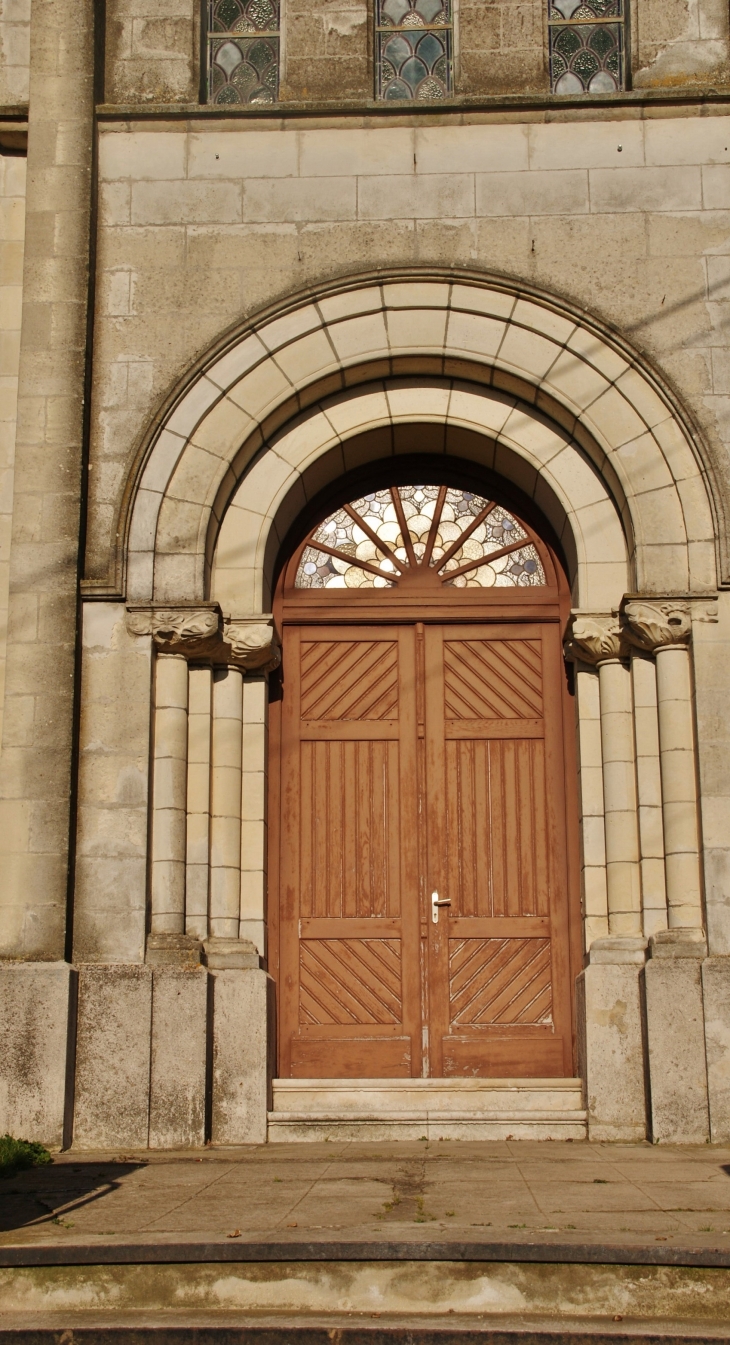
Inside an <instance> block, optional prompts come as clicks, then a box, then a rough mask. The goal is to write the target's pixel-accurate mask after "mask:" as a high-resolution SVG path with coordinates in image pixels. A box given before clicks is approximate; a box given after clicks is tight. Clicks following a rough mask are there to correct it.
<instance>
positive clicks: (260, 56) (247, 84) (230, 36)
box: [208, 0, 280, 106]
mask: <svg viewBox="0 0 730 1345" xmlns="http://www.w3.org/2000/svg"><path fill="white" fill-rule="evenodd" d="M279 3H280V0H208V102H209V103H219V104H224V105H229V106H230V105H232V104H233V105H235V104H236V103H275V102H276V100H277V98H278V96H279Z"/></svg>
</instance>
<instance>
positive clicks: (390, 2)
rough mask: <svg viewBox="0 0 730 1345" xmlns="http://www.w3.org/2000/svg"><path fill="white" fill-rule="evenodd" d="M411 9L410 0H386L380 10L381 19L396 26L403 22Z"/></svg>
mask: <svg viewBox="0 0 730 1345" xmlns="http://www.w3.org/2000/svg"><path fill="white" fill-rule="evenodd" d="M409 9H410V6H409V4H408V0H385V3H384V4H383V6H382V9H381V11H380V13H381V20H382V19H384V20H385V22H386V23H392V24H393V26H394V27H397V26H398V24H399V23H402V22H403V19H404V17H405V15H406V14H407V13H408V10H409Z"/></svg>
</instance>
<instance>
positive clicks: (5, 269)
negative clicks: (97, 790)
mask: <svg viewBox="0 0 730 1345" xmlns="http://www.w3.org/2000/svg"><path fill="white" fill-rule="evenodd" d="M24 232H25V159H24V158H21V157H20V156H19V155H17V156H16V155H0V735H2V700H3V699H4V694H5V642H6V635H7V627H8V579H9V573H8V566H9V561H10V531H11V525H12V514H13V465H14V462H15V419H16V405H17V396H18V361H19V359H20V313H21V308H22V300H23V238H24Z"/></svg>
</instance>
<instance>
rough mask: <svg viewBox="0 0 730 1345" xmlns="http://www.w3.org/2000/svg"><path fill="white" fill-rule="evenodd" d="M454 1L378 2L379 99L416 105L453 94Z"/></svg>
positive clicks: (385, 0) (386, 0) (390, 0)
mask: <svg viewBox="0 0 730 1345" xmlns="http://www.w3.org/2000/svg"><path fill="white" fill-rule="evenodd" d="M451 6H452V0H376V33H375V39H376V52H377V59H376V63H375V64H376V74H377V96H378V98H382V99H383V100H384V101H385V102H411V101H413V100H414V99H415V100H416V101H417V102H426V101H432V100H434V99H442V98H446V97H447V95H448V94H450V93H451V74H452V38H453V17H452V8H451Z"/></svg>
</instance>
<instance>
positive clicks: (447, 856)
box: [279, 622, 573, 1078]
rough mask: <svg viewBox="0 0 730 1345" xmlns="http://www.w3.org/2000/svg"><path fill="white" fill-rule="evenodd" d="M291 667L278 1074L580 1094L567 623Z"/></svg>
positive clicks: (394, 643) (434, 628) (296, 641)
mask: <svg viewBox="0 0 730 1345" xmlns="http://www.w3.org/2000/svg"><path fill="white" fill-rule="evenodd" d="M283 656H284V668H285V670H286V671H285V694H284V698H283V704H282V718H281V735H282V740H281V753H282V755H281V763H282V769H281V816H280V827H281V832H280V864H281V875H280V876H281V886H280V891H281V905H280V934H279V937H280V964H279V967H280V974H279V1055H280V1059H279V1073H280V1075H281V1076H282V1077H295V1078H403V1077H413V1076H417V1077H422V1076H423V1077H426V1076H460V1077H495V1076H501V1077H528V1076H531V1077H554V1076H563V1075H570V1074H572V1072H573V1070H572V1033H571V996H570V979H569V975H570V972H569V947H568V945H569V939H568V891H567V860H566V817H565V768H564V754H563V716H562V686H561V674H562V657H561V646H560V638H559V627H558V625H557V623H554V622H553V623H550V622H544V623H540V622H537V623H534V624H527V623H525V624H520V625H515V624H507V623H503V624H494V625H489V624H467V625H458V624H454V625H450V624H422V623H419V622H412V623H404V624H403V625H390V626H385V625H383V626H376V625H339V624H337V625H332V626H321V625H318V626H299V625H290V626H286V627H285V630H284V650H283Z"/></svg>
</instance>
